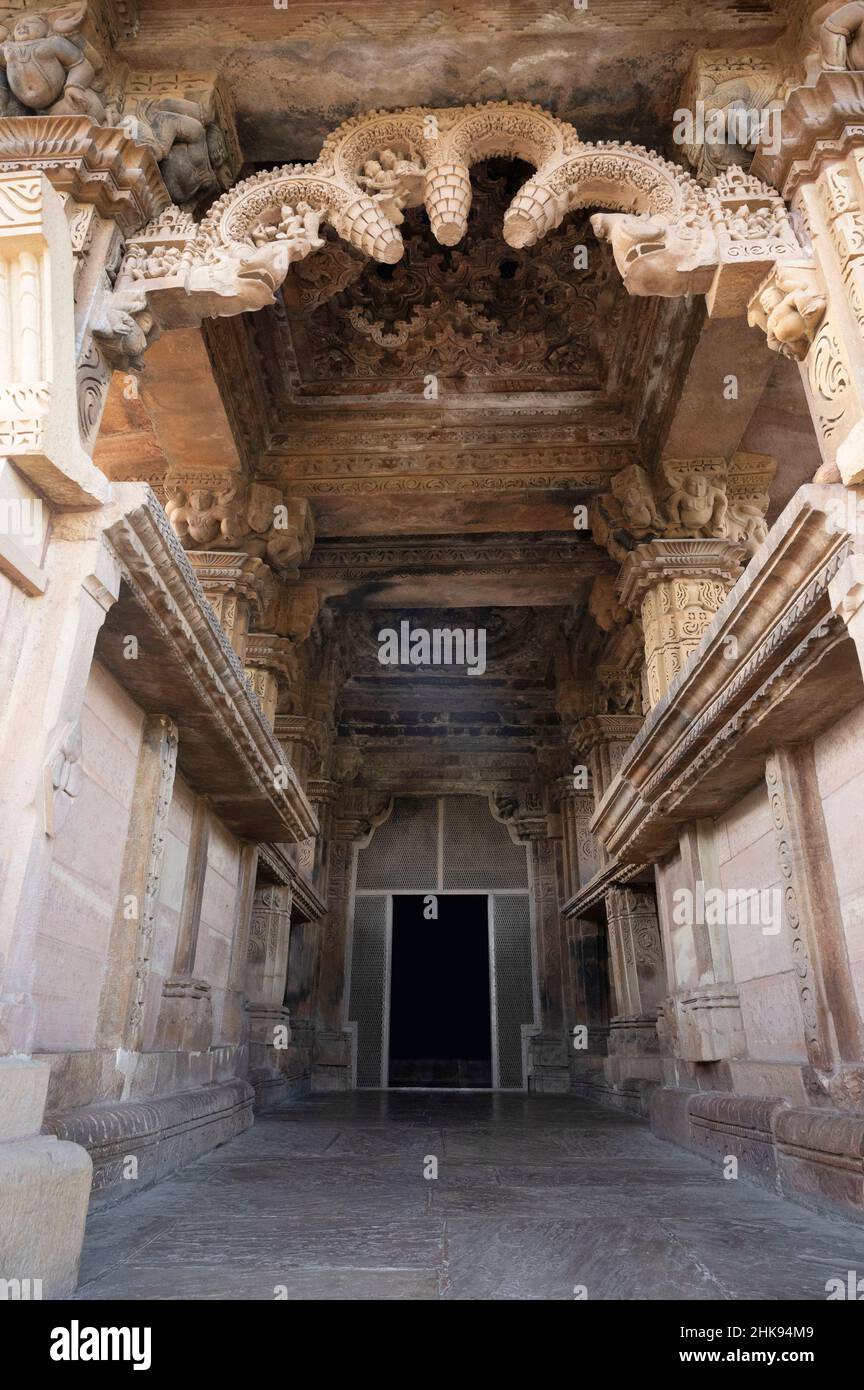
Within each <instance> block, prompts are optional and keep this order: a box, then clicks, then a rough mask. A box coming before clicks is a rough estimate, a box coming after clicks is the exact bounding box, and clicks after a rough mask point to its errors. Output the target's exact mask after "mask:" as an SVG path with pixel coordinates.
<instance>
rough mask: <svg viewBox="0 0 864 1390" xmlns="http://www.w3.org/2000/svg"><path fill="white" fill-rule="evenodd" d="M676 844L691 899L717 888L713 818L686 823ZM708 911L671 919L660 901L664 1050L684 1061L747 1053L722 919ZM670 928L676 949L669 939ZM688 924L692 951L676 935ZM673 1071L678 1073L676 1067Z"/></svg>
mask: <svg viewBox="0 0 864 1390" xmlns="http://www.w3.org/2000/svg"><path fill="white" fill-rule="evenodd" d="M679 844H680V847H681V869H682V870H683V877H684V882H686V883H687V884H693V885H694V890H695V891H694V899H693V900H694V903H695V902H696V901H701V900H702V899H701V894H707V893H710V892H712V891H713V890H720V889H722V887H723V884H722V879H721V872H720V860H719V855H718V851H717V846H716V843H715V825H714V822H713V821H712V820H704V821H697V822H696V823H695V824H694V825H691V826H688V827H686V828H685V829H684V830H683V831H682V833H681V837H680V841H679ZM659 882H660V880H659V879H658V883H659ZM700 884H701V885H702V886H701V889H700V887H699V885H700ZM710 916H711V914H710V913H707V914H706V913H705V912H702V911H698V910H697V911H694V912H693V914H692V920H690V921H683V922H682V921H681V918H680V915H678V914H677V913H676V916H675V918H674V922H673V920H670V910H669V904H668V902H664V910H663V912H662V914H661V927H662V938H663V940H664V943H665V951H666V959H667V964H668V970H669V975H670V976H671V978H670V979H669V982H668V983H669V989H670V991H671V994H670V997H669V998H668V999H667V1000H666V1002H665V1004H664V1007H663V1015H662V1025H661V1031H662V1034H663V1041H664V1042H665V1043H666V1044H667V1047H666V1050H667V1051H671V1052H673V1053H674V1055H675V1057H677V1058H679V1059H680V1060H681V1061H683V1062H690V1063H695V1062H719V1061H727V1060H729V1059H731V1058H737V1057H742V1056H744V1055H745V1054H746V1037H745V1034H744V1023H743V1019H742V1016H741V1005H740V1000H739V995H738V987H737V985H736V984H735V982H734V972H733V966H732V955H731V951H730V947H729V935H728V929H727V927H726V925H725V924H719V923H715V922H710V921H707V920H706V918H707V917H710ZM673 929H674V931H675V933H676V939H677V941H678V949H677V950H676V949H675V947H674V945H673ZM688 930H689V932H690V941H691V944H692V953H691V952H690V951H689V950H688V949H687V947H686V946H685V945H684V944H683V942H682V937H681V933H682V931H683V932H684V933H685V934H686V932H687V931H688ZM691 959H692V962H693V966H692V969H690V970H689V971H688V978H686V979H679V978H678V977H677V974H676V970H677V968H678V965H677V962H678V961H682V962H683V963H685V964H682V966H681V969H682V970H684V969H687V968H688V967H687V965H686V963H687V962H689V961H690V960H691ZM694 976H695V980H694ZM676 1075H677V1076H678V1078H679V1079H680V1075H681V1072H680V1069H679V1070H678V1072H677V1073H676Z"/></svg>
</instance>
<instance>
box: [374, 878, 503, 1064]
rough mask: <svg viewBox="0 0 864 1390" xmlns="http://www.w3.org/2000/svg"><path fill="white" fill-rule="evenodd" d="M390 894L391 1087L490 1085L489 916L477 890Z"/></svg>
mask: <svg viewBox="0 0 864 1390" xmlns="http://www.w3.org/2000/svg"><path fill="white" fill-rule="evenodd" d="M435 901H436V902H437V911H438V917H437V920H436V919H434V918H432V919H429V918H427V917H425V916H424V904H428V903H429V902H430V897H429V896H427V897H426V898H424V897H421V896H419V895H418V896H416V897H415V896H414V895H413V894H412V895H410V896H407V895H406V896H401V895H398V896H394V898H393V944H392V954H391V968H390V1052H389V1073H388V1076H389V1084H390V1085H391V1086H447V1087H457V1086H458V1087H463V1086H465V1087H482V1086H486V1087H489V1086H491V1085H492V1032H491V1019H492V1014H491V1001H490V997H489V919H488V911H489V907H488V903H489V900H488V898H487V897H486V895H485V894H482V893H475V894H456V893H454V894H452V895H450V894H445V893H439V894H437V895H435Z"/></svg>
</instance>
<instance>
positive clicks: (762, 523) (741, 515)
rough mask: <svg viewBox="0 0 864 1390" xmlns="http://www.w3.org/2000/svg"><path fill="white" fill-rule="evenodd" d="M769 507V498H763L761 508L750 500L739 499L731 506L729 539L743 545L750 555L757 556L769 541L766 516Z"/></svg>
mask: <svg viewBox="0 0 864 1390" xmlns="http://www.w3.org/2000/svg"><path fill="white" fill-rule="evenodd" d="M767 507H768V498H767V497H765V498H763V505H761V506H760V504H759V503H758V502H756V501H751V500H750V499H748V498H738V499H736V501H735V502H733V503H731V504H730V507H729V516H728V523H727V532H728V535H729V539H730V541H737V542H738V544H739V545H743V546H744V547H745V549H746V551H747V554H748V555H755V554H756V551H757V550H758V549H759V547H760V545H761V544H762V542H763V541H764V540H766V539H767V536H768V522H767V521H766V520H765V515H764V513H765V511H766V510H767Z"/></svg>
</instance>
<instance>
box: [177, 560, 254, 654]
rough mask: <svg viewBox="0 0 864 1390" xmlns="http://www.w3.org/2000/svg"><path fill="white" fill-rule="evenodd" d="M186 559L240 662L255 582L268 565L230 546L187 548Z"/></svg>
mask: <svg viewBox="0 0 864 1390" xmlns="http://www.w3.org/2000/svg"><path fill="white" fill-rule="evenodd" d="M187 559H188V560H189V562H190V564H191V565H192V568H193V569H194V571H195V575H196V578H197V580H198V582H199V584H200V585H201V587H202V589H203V590H204V592H205V594H206V595H207V598H208V599H209V601H210V603H211V604H212V606H213V608H214V609H215V611H216V616H217V618H218V619H219V621H220V623H221V624H222V626H223V628H224V629H225V632H226V634H227V636H228V640H229V642H230V643H231V646H232V647H233V648H234V651H235V652H236V653H237V656H238V658H239V660H240V662H241V663H243V662H244V661H245V659H246V647H247V644H248V640H249V625H250V622H251V621H252V618H253V615H254V614H255V613H257V611H258V586H259V585H260V583H261V582H262V580H263V579H264V578H265V577H266V576H267V575H269V570H268V567H267V566H266V565H265V563H264V561H263V560H259V559H257V557H255V556H250V555H246V554H244V553H243V551H233V550H190V551H187Z"/></svg>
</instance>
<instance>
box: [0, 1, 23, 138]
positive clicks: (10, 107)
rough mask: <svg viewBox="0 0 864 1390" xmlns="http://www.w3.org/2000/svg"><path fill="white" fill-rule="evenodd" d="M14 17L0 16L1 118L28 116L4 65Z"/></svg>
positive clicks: (5, 14)
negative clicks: (11, 84) (10, 82)
mask: <svg viewBox="0 0 864 1390" xmlns="http://www.w3.org/2000/svg"><path fill="white" fill-rule="evenodd" d="M13 20H14V15H10V14H8V13H4V14H2V15H0V116H26V115H27V107H26V106H25V105H24V104H23V102H20V101H19V100H18V98H17V97H16V96H15V94H14V92H13V91H12V88H11V87H10V86H9V78H8V77H7V76H6V68H5V65H4V45H5V43H6V40H7V39H8V38H10V37H11V34H12V22H13Z"/></svg>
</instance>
